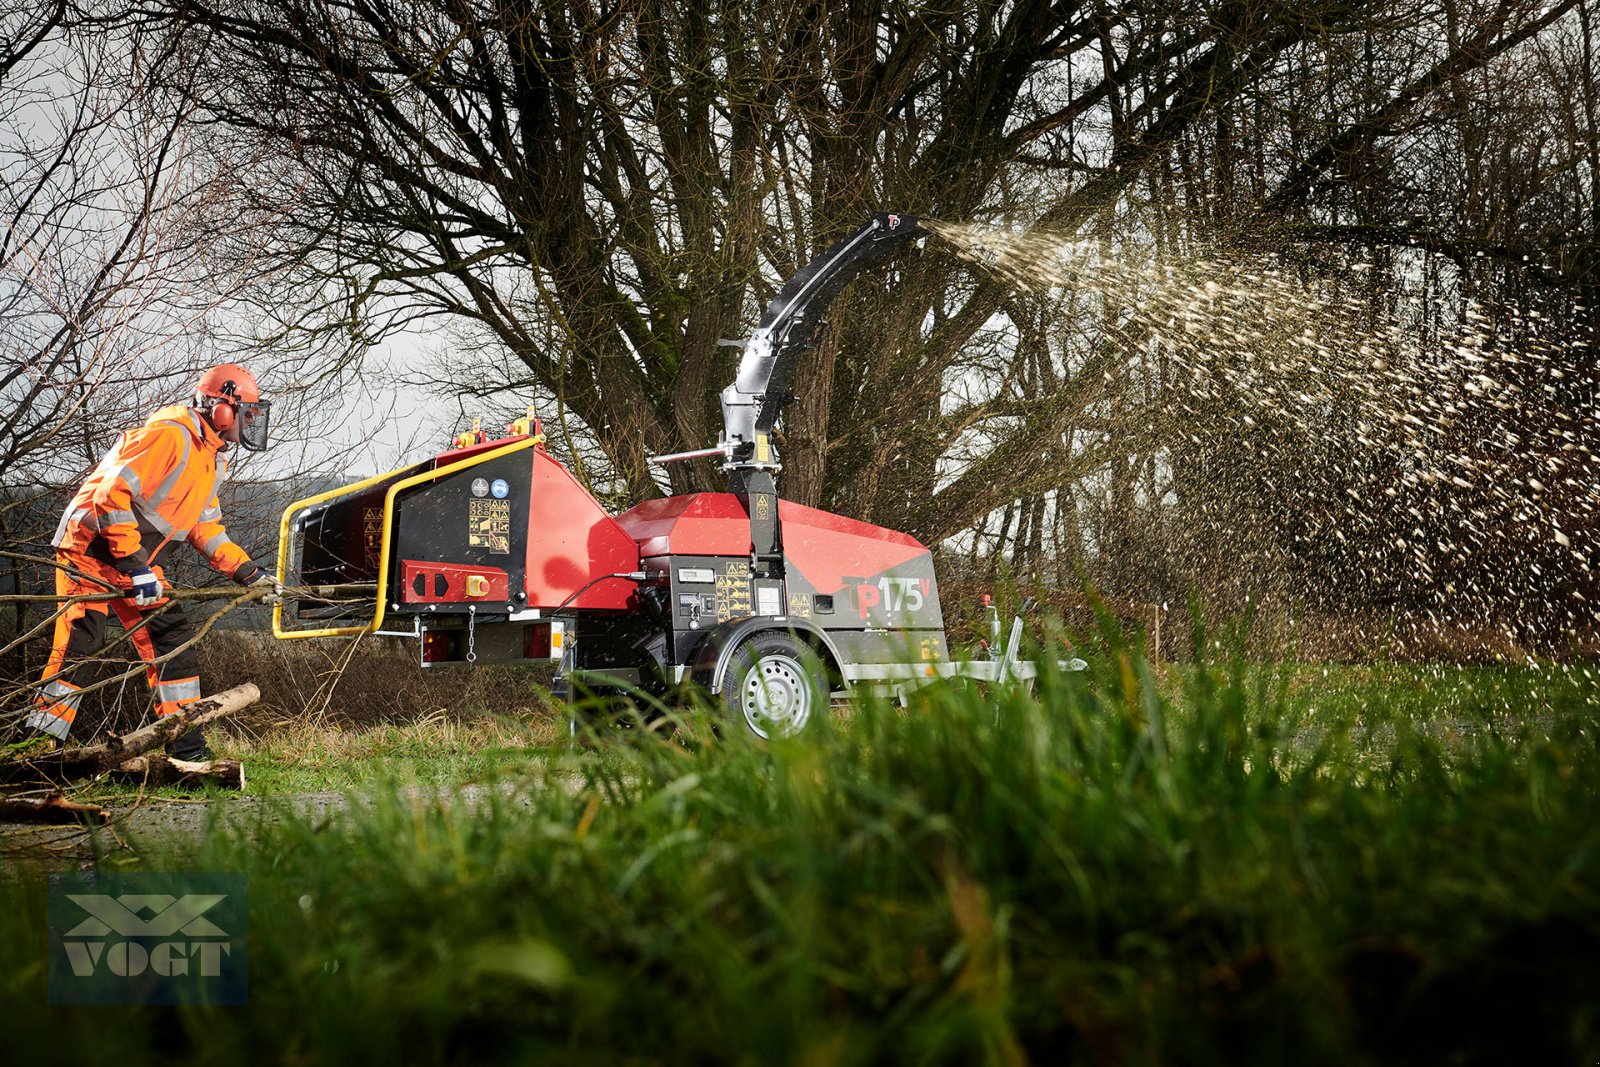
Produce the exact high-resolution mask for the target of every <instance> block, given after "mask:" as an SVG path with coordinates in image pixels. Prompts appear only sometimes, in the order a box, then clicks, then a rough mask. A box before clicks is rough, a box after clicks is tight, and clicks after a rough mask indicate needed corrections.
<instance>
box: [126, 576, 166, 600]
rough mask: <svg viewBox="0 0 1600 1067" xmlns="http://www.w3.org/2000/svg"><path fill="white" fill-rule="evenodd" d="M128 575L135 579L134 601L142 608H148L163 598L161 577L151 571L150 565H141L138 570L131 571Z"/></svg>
mask: <svg viewBox="0 0 1600 1067" xmlns="http://www.w3.org/2000/svg"><path fill="white" fill-rule="evenodd" d="M128 577H130V578H132V579H133V602H134V603H135V604H137V605H139V606H140V607H141V608H148V607H149V606H150V605H151V604H154V603H155V602H156V601H158V600H160V599H161V579H160V578H157V577H156V576H155V575H154V574H153V573H151V571H150V568H149V567H140V568H139V569H138V570H134V571H129V572H128Z"/></svg>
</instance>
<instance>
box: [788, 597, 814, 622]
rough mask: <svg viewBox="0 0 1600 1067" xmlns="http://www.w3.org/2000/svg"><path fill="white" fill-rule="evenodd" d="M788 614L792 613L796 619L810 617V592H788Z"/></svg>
mask: <svg viewBox="0 0 1600 1067" xmlns="http://www.w3.org/2000/svg"><path fill="white" fill-rule="evenodd" d="M789 614H790V615H793V616H794V617H795V618H797V619H809V618H811V594H810V593H790V594H789Z"/></svg>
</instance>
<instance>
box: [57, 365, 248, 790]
mask: <svg viewBox="0 0 1600 1067" xmlns="http://www.w3.org/2000/svg"><path fill="white" fill-rule="evenodd" d="M270 408H271V402H270V401H267V400H263V399H262V398H261V390H260V388H259V387H258V386H257V385H256V379H255V376H254V375H252V374H251V373H250V372H249V371H248V370H245V369H244V368H243V367H241V366H238V365H236V364H233V363H224V364H222V365H220V366H217V367H213V368H212V369H211V370H208V371H206V372H205V374H203V375H201V377H200V381H199V384H197V385H196V386H195V394H194V399H193V400H192V401H191V402H190V403H189V404H187V405H184V404H174V405H172V406H171V407H164V408H162V409H161V410H159V411H157V412H156V413H155V414H153V415H151V416H150V419H149V421H148V422H146V423H145V424H144V425H143V426H140V427H137V428H135V429H132V430H129V431H127V432H126V433H124V434H123V435H122V438H121V440H119V441H118V442H117V444H116V447H114V448H113V449H112V450H111V451H110V452H108V453H106V457H105V458H104V459H102V460H101V461H100V465H99V466H97V467H96V468H95V469H94V472H93V473H92V474H90V475H89V477H88V480H86V481H85V482H84V483H83V485H82V487H81V488H79V490H78V492H77V495H75V496H74V497H73V498H72V502H71V503H70V504H68V505H67V510H66V513H65V514H64V515H62V517H61V525H60V526H59V527H58V528H57V529H56V536H55V540H54V542H53V544H54V546H55V550H56V563H57V569H56V595H57V596H59V597H62V598H70V597H77V596H82V595H85V594H95V593H102V594H103V593H105V592H107V588H106V585H104V584H101V583H109V584H110V585H112V586H114V587H116V588H117V589H120V590H122V591H124V593H125V595H124V596H123V597H122V598H121V599H115V600H86V601H76V602H71V601H69V602H68V603H67V604H66V606H65V607H64V608H63V609H62V611H61V613H60V615H58V616H57V618H56V628H55V646H54V647H53V648H52V649H51V651H50V662H49V664H48V665H47V666H46V667H45V671H44V676H43V678H41V679H40V681H39V685H38V692H37V695H36V696H35V698H34V707H33V711H32V713H31V714H30V715H29V716H28V719H27V725H28V726H30V727H32V728H33V729H34V730H36V731H42V732H43V733H45V734H48V735H50V736H51V737H54V738H56V739H58V740H61V739H65V738H66V736H67V732H68V731H69V730H71V729H72V719H73V716H74V715H75V714H77V710H78V704H79V702H80V701H81V700H82V697H83V695H82V693H81V692H80V691H79V690H80V688H81V686H80V684H79V683H78V682H77V681H75V680H74V678H75V675H76V674H77V673H78V671H79V670H81V669H82V668H84V666H85V663H86V661H87V660H88V659H89V658H90V657H92V656H94V655H95V653H97V652H98V651H100V648H101V646H102V645H103V644H104V643H105V635H106V622H107V619H108V615H109V613H110V612H113V611H114V612H116V613H117V618H118V620H120V621H121V623H122V626H123V628H124V629H125V630H127V631H128V633H129V635H130V640H131V642H132V644H133V647H134V648H136V649H138V652H139V656H140V658H141V659H143V660H144V661H145V664H146V667H145V675H146V677H147V678H148V680H149V682H150V686H151V688H153V689H154V690H155V697H156V714H157V715H171V714H173V713H174V712H177V711H179V710H180V709H181V708H183V706H184V705H185V704H192V703H194V702H195V701H196V700H199V699H200V670H199V662H198V657H197V656H196V655H195V651H194V649H193V648H192V647H190V648H185V649H184V650H183V651H181V652H178V653H177V654H176V655H173V656H171V658H169V659H166V660H162V661H161V662H157V661H158V660H160V659H161V657H163V656H165V655H167V654H168V653H170V652H172V651H173V650H174V649H177V648H179V647H180V646H182V645H184V644H185V643H186V642H188V641H189V640H190V639H191V638H192V637H193V636H194V633H195V631H194V626H193V623H192V622H191V621H190V619H189V618H188V616H187V615H186V614H185V613H184V611H183V607H182V605H181V604H178V603H176V602H171V603H169V602H168V600H167V598H166V597H165V594H164V590H165V588H166V576H165V574H163V573H162V570H161V566H160V564H158V563H157V562H156V560H157V558H158V557H159V556H160V555H161V553H162V552H163V551H165V550H166V548H167V546H168V545H169V544H171V543H172V542H175V541H188V542H189V543H190V544H191V545H193V546H194V547H195V548H197V549H199V550H200V552H201V553H202V554H203V555H205V557H206V558H207V559H208V560H209V561H210V563H211V565H212V566H213V567H215V568H216V569H217V570H219V571H221V572H222V573H223V574H225V575H227V576H228V577H230V578H232V579H233V580H234V581H235V582H238V583H239V584H240V585H251V584H253V583H256V582H274V581H275V579H274V578H273V577H272V576H271V575H269V574H268V573H267V572H266V571H265V570H263V569H262V568H261V567H260V566H258V565H257V564H255V563H253V562H251V560H250V554H249V553H247V552H246V551H245V550H244V549H242V548H240V547H239V546H238V545H236V544H234V543H233V542H232V541H231V540H229V539H228V531H227V530H226V529H224V528H223V525H222V510H221V508H220V507H219V506H218V504H217V490H218V488H219V487H220V486H221V485H222V479H223V478H224V477H226V476H227V471H228V464H227V461H226V460H224V459H223V458H222V457H221V456H220V455H219V453H221V452H225V451H226V450H227V449H228V448H229V447H231V446H233V445H243V446H244V447H245V448H248V449H250V450H252V451H260V450H261V449H263V448H265V447H266V445H267V416H268V412H269V410H270ZM95 579H98V581H96V580H95ZM163 606H165V609H166V610H164V611H160V612H157V611H155V610H154V609H156V608H158V607H163ZM167 751H168V752H169V753H170V754H171V755H172V756H173V757H175V758H178V759H190V760H199V759H208V758H210V755H211V751H210V749H209V748H208V747H207V745H206V742H205V737H204V735H203V734H202V733H201V732H200V731H199V730H198V729H192V730H189V731H188V732H187V733H185V734H184V735H183V736H182V737H180V738H178V739H177V740H176V741H174V742H173V743H172V744H170V745H169V746H168V747H167Z"/></svg>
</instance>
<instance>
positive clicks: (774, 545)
mask: <svg viewBox="0 0 1600 1067" xmlns="http://www.w3.org/2000/svg"><path fill="white" fill-rule="evenodd" d="M922 235H923V231H921V230H920V229H919V227H918V225H917V220H916V218H915V217H914V216H910V215H893V214H880V215H876V216H874V217H873V218H872V219H871V221H870V222H868V223H867V224H866V225H865V226H863V227H861V228H860V229H859V230H857V231H856V232H854V233H852V234H851V235H850V236H848V237H846V238H844V239H843V240H842V241H840V242H839V243H837V244H835V245H834V246H833V247H832V248H830V249H828V250H827V251H826V252H823V253H822V254H821V255H819V256H818V257H816V258H815V259H814V260H812V261H811V262H810V263H809V264H807V265H806V266H805V267H804V268H803V269H802V270H801V271H800V272H799V273H798V274H796V275H795V276H794V277H793V278H791V279H790V280H789V281H788V282H787V283H786V284H785V285H784V286H783V288H782V289H781V290H780V291H779V292H778V294H777V296H776V297H774V298H773V300H772V302H771V303H770V304H769V305H768V307H767V309H766V311H765V313H764V314H763V315H762V316H761V319H760V321H759V323H758V325H757V327H756V329H755V331H754V332H753V333H752V334H751V336H750V337H749V338H748V339H746V340H745V341H744V342H743V357H742V359H741V362H740V366H739V372H738V377H737V378H736V380H735V381H734V382H733V384H731V385H729V386H728V387H727V388H726V389H725V390H724V391H723V393H722V414H723V434H722V438H721V440H720V441H719V442H718V444H717V445H716V447H714V448H707V449H702V450H698V451H693V452H685V453H679V454H675V455H668V456H658V457H655V460H656V461H657V462H660V463H670V462H675V461H679V460H685V459H691V458H698V457H703V456H718V457H721V459H722V470H723V472H724V474H725V475H726V477H727V491H726V492H720V493H718V492H702V493H689V494H686V495H682V496H672V497H666V498H662V499H655V500H647V501H645V502H644V503H642V504H640V505H638V506H637V507H634V508H632V509H630V510H628V511H625V512H623V513H622V514H620V515H612V514H609V513H608V512H607V510H606V508H605V507H604V506H603V505H601V503H600V502H599V501H598V500H596V499H595V497H594V496H593V495H592V494H591V493H589V492H588V490H586V489H585V488H584V487H583V485H582V484H580V483H579V482H578V480H577V479H576V478H574V477H573V475H572V474H571V472H569V471H568V470H567V468H566V467H564V466H563V465H562V464H561V463H560V462H558V461H557V460H556V459H555V458H554V457H553V456H551V455H550V454H549V453H548V452H547V451H546V450H545V447H544V437H543V435H542V434H541V433H540V432H539V426H538V423H537V421H536V420H535V419H533V418H532V416H531V413H530V415H529V417H528V418H525V419H522V420H518V421H517V422H516V423H513V424H512V426H511V427H510V431H511V432H510V434H509V435H508V436H505V437H501V438H498V439H494V440H490V439H488V438H487V437H486V435H484V434H483V433H482V432H481V431H475V432H473V433H469V434H465V435H463V437H461V438H459V439H457V441H456V442H455V444H456V447H453V448H451V449H450V450H448V451H446V452H442V453H440V454H439V455H437V456H435V457H433V458H432V459H429V460H425V461H423V462H421V463H417V464H415V465H413V466H410V467H405V468H402V469H400V470H396V471H391V472H389V473H387V474H383V475H380V476H378V477H375V478H368V479H366V480H365V481H360V482H357V483H355V484H353V485H348V486H345V487H343V488H340V489H336V490H334V491H332V492H328V493H322V494H319V495H317V496H312V497H308V498H306V499H304V500H297V501H295V502H294V503H293V504H291V505H289V507H288V509H287V510H286V511H285V512H284V514H283V522H282V526H281V528H280V533H279V548H278V577H279V579H280V581H282V582H284V584H285V585H294V586H300V587H305V586H320V585H350V584H361V585H370V586H371V587H372V588H373V590H374V592H375V594H376V595H375V596H374V598H373V599H371V600H366V601H356V602H353V603H343V604H327V603H321V602H317V601H312V600H309V599H307V600H298V601H297V600H293V599H290V600H288V601H287V602H286V603H285V604H282V605H279V606H278V607H277V608H276V609H275V610H274V619H273V632H274V633H275V634H276V636H278V637H280V638H286V639H290V638H315V637H327V636H333V635H342V634H355V633H363V632H371V633H376V634H383V635H389V636H403V637H407V638H412V639H415V640H416V641H417V644H418V648H419V650H420V653H419V654H420V660H421V664H422V666H424V667H435V666H441V665H445V664H469V665H470V664H474V663H525V662H537V661H548V660H556V661H558V662H559V667H558V671H557V674H556V682H555V684H556V688H557V692H558V694H559V695H561V696H564V697H566V698H567V699H568V700H570V701H574V702H579V701H582V700H583V699H584V698H587V697H594V696H599V697H608V696H619V695H625V694H632V695H638V694H640V693H645V694H651V695H653V696H656V697H660V698H664V699H665V698H669V697H670V696H671V694H673V693H674V692H675V691H676V690H677V689H678V687H680V686H683V685H686V684H687V685H697V686H699V687H701V688H702V689H703V690H704V691H708V692H710V693H712V694H715V695H716V696H717V697H718V698H720V700H721V701H722V702H723V703H724V704H725V705H727V706H728V707H729V708H730V709H731V710H732V711H734V712H736V713H737V714H738V716H739V718H740V720H742V722H743V723H744V725H745V726H747V727H748V728H749V729H750V730H751V731H752V732H753V733H755V734H756V735H758V736H760V737H763V738H766V737H772V736H779V735H789V734H793V733H797V732H799V731H800V730H802V729H804V727H805V726H806V724H807V723H808V722H809V721H811V720H812V719H813V717H814V716H816V715H817V714H819V712H821V711H823V710H825V709H826V706H827V703H828V700H829V697H830V696H844V695H846V694H848V693H849V692H850V691H851V690H854V689H857V688H859V687H862V686H881V687H893V688H895V689H898V690H900V691H901V692H903V691H904V689H905V688H907V687H910V686H915V685H919V684H923V683H925V682H927V681H929V680H932V679H938V678H947V677H954V676H965V677H972V678H980V679H991V680H993V679H1003V678H1005V677H1007V676H1016V677H1028V676H1031V675H1032V673H1033V665H1032V664H1030V663H1024V662H1021V661H1019V660H1018V659H1017V656H1016V649H1017V643H1018V641H1017V639H1018V637H1019V635H1020V632H1021V623H1020V620H1018V621H1017V622H1015V623H1014V624H1013V626H1012V627H1011V632H1010V635H1009V636H1010V639H1009V640H1006V641H1001V640H996V641H994V643H993V644H992V645H991V646H990V650H989V653H988V655H987V656H986V657H985V658H983V659H981V660H979V661H976V662H964V661H957V660H953V659H952V658H951V655H950V650H949V647H948V645H947V642H946V639H945V631H944V616H943V613H942V611H941V609H940V604H939V586H938V580H937V577H936V576H935V574H934V569H933V557H932V555H931V553H930V552H929V550H928V548H927V547H926V546H924V545H922V544H920V543H919V542H918V541H917V540H916V539H915V538H912V537H910V536H908V535H906V534H903V533H898V532H896V531H894V530H887V529H884V528H882V527H879V526H873V525H870V524H868V523H865V522H859V521H857V520H855V519H850V518H846V517H844V516H842V515H834V514H830V513H828V512H825V511H819V510H817V509H814V508H809V507H803V506H801V505H799V504H795V503H792V502H790V501H787V500H781V499H779V497H778V494H777V489H776V485H775V481H774V478H775V475H776V474H777V473H778V471H779V470H780V464H779V460H778V454H777V451H776V449H775V447H774V444H773V442H772V440H771V436H770V435H771V433H772V430H773V426H774V424H775V423H776V422H777V419H778V417H779V415H780V414H781V413H782V411H783V409H784V407H785V405H786V404H787V403H788V402H789V401H790V400H791V399H792V397H791V396H790V385H791V383H792V378H793V373H794V368H795V363H796V359H797V357H798V355H799V353H800V352H801V350H802V349H804V348H805V347H806V346H807V345H808V344H809V343H810V342H811V339H812V337H813V335H814V334H815V332H816V329H817V327H818V325H819V323H820V322H821V318H822V313H823V311H824V310H825V308H826V306H827V305H828V303H829V302H830V301H831V300H832V298H833V297H834V295H835V294H837V292H838V291H839V290H840V289H841V288H842V287H843V286H844V285H845V284H846V283H847V282H848V281H849V280H850V279H851V278H853V277H855V276H856V275H857V274H858V273H860V271H862V270H863V269H865V268H866V267H867V266H869V265H871V264H873V263H876V262H878V261H880V260H882V259H884V258H886V257H887V256H888V255H889V254H891V253H892V252H893V251H895V250H896V249H897V248H901V247H904V246H905V245H906V243H907V242H909V241H911V240H914V239H916V238H918V237H920V236H922ZM291 617H292V625H291V623H290V619H291ZM998 629H999V627H998V621H997V620H995V622H994V630H995V636H996V637H997V638H998V636H999V634H998Z"/></svg>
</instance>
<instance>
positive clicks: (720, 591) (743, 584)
mask: <svg viewBox="0 0 1600 1067" xmlns="http://www.w3.org/2000/svg"><path fill="white" fill-rule="evenodd" d="M749 614H751V610H750V564H748V563H724V564H723V565H722V573H721V574H719V575H717V621H718V622H727V621H728V620H729V619H737V618H743V617H744V616H746V615H749Z"/></svg>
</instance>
